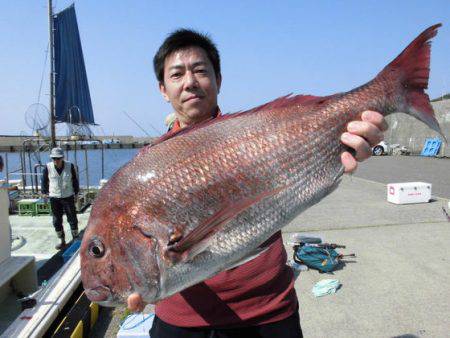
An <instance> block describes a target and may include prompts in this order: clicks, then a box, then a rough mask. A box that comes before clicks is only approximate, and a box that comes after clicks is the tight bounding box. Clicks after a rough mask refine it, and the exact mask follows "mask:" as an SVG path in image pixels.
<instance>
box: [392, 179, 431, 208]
mask: <svg viewBox="0 0 450 338" xmlns="http://www.w3.org/2000/svg"><path fill="white" fill-rule="evenodd" d="M430 199H431V183H425V182H405V183H389V184H388V185H387V200H388V202H391V203H394V204H410V203H428V202H429V201H430Z"/></svg>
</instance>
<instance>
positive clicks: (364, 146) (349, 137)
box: [341, 133, 372, 161]
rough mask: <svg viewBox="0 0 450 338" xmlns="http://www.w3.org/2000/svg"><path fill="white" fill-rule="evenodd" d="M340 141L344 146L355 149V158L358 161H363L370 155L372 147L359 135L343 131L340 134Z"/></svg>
mask: <svg viewBox="0 0 450 338" xmlns="http://www.w3.org/2000/svg"><path fill="white" fill-rule="evenodd" d="M341 142H342V143H343V144H345V145H346V146H348V147H350V148H353V149H355V152H356V155H355V158H356V160H358V161H364V160H365V159H367V158H369V157H370V156H371V155H372V148H371V147H370V145H369V143H367V141H366V140H365V139H364V138H362V137H361V136H358V135H354V134H351V133H343V134H342V136H341Z"/></svg>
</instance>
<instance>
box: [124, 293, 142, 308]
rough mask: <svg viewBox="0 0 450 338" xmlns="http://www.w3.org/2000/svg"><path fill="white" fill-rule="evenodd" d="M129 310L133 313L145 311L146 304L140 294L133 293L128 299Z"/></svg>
mask: <svg viewBox="0 0 450 338" xmlns="http://www.w3.org/2000/svg"><path fill="white" fill-rule="evenodd" d="M127 305H128V309H129V310H130V311H133V312H142V311H143V310H144V302H143V301H142V298H141V296H140V295H139V294H138V293H132V294H131V295H129V296H128V299H127Z"/></svg>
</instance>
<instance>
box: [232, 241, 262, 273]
mask: <svg viewBox="0 0 450 338" xmlns="http://www.w3.org/2000/svg"><path fill="white" fill-rule="evenodd" d="M268 248H269V247H268V246H266V247H259V248H257V249H256V250H255V251H253V252H251V253H250V254H249V255H247V256H245V257H243V258H242V259H240V260H238V261H237V262H235V263H233V264H232V265H231V266H230V267H229V268H228V269H227V270H231V269H234V268H237V267H238V266H240V265H242V264H245V263H247V262H250V261H251V260H253V259H255V258H256V257H258V256H259V255H261V254H263V253H264V252H266V251H267V249H268Z"/></svg>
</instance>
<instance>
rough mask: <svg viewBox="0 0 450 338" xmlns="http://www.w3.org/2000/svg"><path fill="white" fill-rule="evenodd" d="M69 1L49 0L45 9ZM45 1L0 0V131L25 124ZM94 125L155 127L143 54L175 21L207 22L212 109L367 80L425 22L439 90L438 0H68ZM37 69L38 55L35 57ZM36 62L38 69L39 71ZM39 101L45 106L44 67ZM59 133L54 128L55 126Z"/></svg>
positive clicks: (442, 79)
mask: <svg viewBox="0 0 450 338" xmlns="http://www.w3.org/2000/svg"><path fill="white" fill-rule="evenodd" d="M71 3H72V1H66V0H54V5H55V7H56V10H57V11H59V10H62V9H63V8H65V7H66V6H68V5H70V4H71ZM46 6H47V1H46V0H15V1H7V0H1V1H0V8H1V11H0V32H1V34H0V65H1V66H0V78H1V79H2V81H0V117H1V119H0V134H9V135H13V134H16V135H17V134H20V133H21V132H24V133H27V134H29V133H31V130H30V128H29V127H28V126H27V124H26V123H25V118H24V115H25V112H26V110H27V108H28V107H29V106H30V105H31V104H33V103H36V102H37V100H38V92H39V85H40V82H41V74H42V72H43V67H44V60H45V51H46V49H47V41H48V18H47V7H46ZM75 9H76V12H77V17H78V26H79V30H80V35H81V42H82V45H83V52H84V58H85V63H86V69H87V72H88V81H89V86H90V92H91V99H92V103H93V108H94V115H95V119H96V122H97V123H99V124H100V125H101V127H100V128H95V129H94V132H95V133H96V134H97V135H104V134H109V135H110V134H116V135H135V136H144V133H143V132H142V131H141V130H140V129H139V128H138V127H136V126H135V125H134V124H133V122H131V121H130V119H129V118H128V117H127V116H126V115H125V114H124V113H123V111H126V112H127V113H128V114H129V115H131V116H132V117H133V118H134V119H135V120H136V121H138V122H139V124H140V126H141V127H142V128H144V129H145V130H147V131H148V132H149V133H150V134H152V135H157V133H156V132H155V131H154V130H153V129H152V126H154V127H155V128H156V129H157V130H159V131H160V132H163V131H164V130H165V127H164V124H163V121H164V117H165V116H166V115H167V114H168V113H169V112H171V107H170V106H169V104H167V103H166V102H165V101H164V100H163V99H162V97H161V95H160V93H159V91H158V86H157V82H156V80H155V76H154V74H153V69H152V58H153V55H154V53H155V52H156V50H157V48H158V47H159V45H160V44H161V42H162V41H163V39H164V38H165V37H166V35H167V34H168V33H169V32H171V31H173V30H175V29H177V28H180V27H188V28H194V29H197V30H200V31H202V32H208V33H209V34H210V35H211V36H212V38H213V40H214V41H215V42H216V43H217V45H218V47H219V50H220V52H221V58H222V75H223V82H222V90H221V93H220V96H219V104H220V106H221V109H222V111H224V112H233V111H237V110H242V109H246V108H250V107H252V106H255V105H259V104H261V103H264V102H266V101H269V100H271V99H274V98H276V97H278V96H281V95H285V94H287V93H290V92H294V93H303V94H315V95H326V94H332V93H335V92H342V91H347V90H350V89H352V88H354V87H356V86H359V85H361V84H363V83H365V82H367V81H369V80H370V79H372V78H373V77H374V76H375V75H376V74H377V73H378V72H379V71H380V70H381V69H382V68H383V67H384V66H385V65H386V64H387V63H389V62H390V61H391V60H392V59H393V58H394V57H395V56H397V55H398V54H399V53H400V52H401V51H402V50H403V48H405V47H406V45H407V44H408V43H409V42H411V41H412V40H413V39H414V38H415V37H416V36H417V35H418V34H419V33H420V32H421V31H423V30H424V29H425V28H427V27H428V26H430V25H432V24H435V23H438V22H442V23H443V24H444V26H443V27H442V28H441V29H440V31H439V34H438V35H437V37H436V38H435V39H434V42H433V47H432V58H431V76H430V84H429V90H428V93H429V94H430V97H432V98H434V97H437V96H439V95H442V93H448V92H450V59H449V50H450V49H449V48H450V2H449V1H448V0H447V1H427V3H426V4H425V3H424V2H423V1H337V0H336V1H320V2H319V1H299V0H298V1H277V2H275V1H261V0H260V1H189V2H186V1H143V0H141V1H138V0H129V1H119V0H96V1H93V0H78V1H75ZM47 68H48V62H47ZM46 72H48V70H46ZM40 101H41V102H42V103H44V104H45V105H47V106H48V76H47V74H46V75H45V77H44V85H43V88H42V95H41V99H40ZM59 129H60V130H61V131H60V132H61V133H64V132H65V131H64V129H62V128H59Z"/></svg>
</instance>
